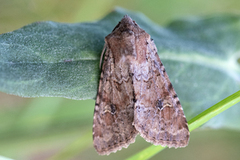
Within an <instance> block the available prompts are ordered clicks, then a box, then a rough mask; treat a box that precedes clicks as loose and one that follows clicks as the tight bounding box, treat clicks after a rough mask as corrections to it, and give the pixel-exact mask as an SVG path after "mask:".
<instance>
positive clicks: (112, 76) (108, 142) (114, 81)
mask: <svg viewBox="0 0 240 160" xmlns="http://www.w3.org/2000/svg"><path fill="white" fill-rule="evenodd" d="M105 43H106V44H105V47H106V52H105V56H104V60H103V65H102V73H101V78H100V82H99V89H98V94H97V98H96V104H95V109H94V119H93V143H94V147H95V149H96V151H97V152H98V153H99V154H100V155H105V154H106V155H108V154H110V153H111V152H116V151H117V150H121V149H122V147H125V148H127V147H128V146H129V144H130V143H133V142H135V137H136V135H137V134H138V132H137V131H136V129H135V127H134V126H133V120H134V102H133V99H134V97H133V85H132V78H131V77H130V76H129V75H128V74H127V75H125V72H126V70H124V69H122V68H119V67H121V66H126V64H121V63H125V62H114V61H115V59H114V58H115V57H114V55H113V53H112V51H111V49H110V48H109V47H108V45H109V44H108V42H107V40H106V39H105ZM103 52H104V50H103ZM126 69H127V68H126Z"/></svg>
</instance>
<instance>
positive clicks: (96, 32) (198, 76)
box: [0, 9, 240, 129]
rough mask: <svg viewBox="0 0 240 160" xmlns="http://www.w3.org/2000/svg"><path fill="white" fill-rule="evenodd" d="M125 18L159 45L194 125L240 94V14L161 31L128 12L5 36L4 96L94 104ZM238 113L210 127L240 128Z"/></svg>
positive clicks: (0, 64)
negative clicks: (103, 60)
mask: <svg viewBox="0 0 240 160" xmlns="http://www.w3.org/2000/svg"><path fill="white" fill-rule="evenodd" d="M125 14H128V15H129V16H131V17H132V19H134V20H135V21H136V22H137V23H138V24H139V25H140V27H142V28H143V29H144V30H146V32H147V33H149V34H150V35H151V37H152V38H153V39H154V41H155V44H156V46H157V48H158V54H159V56H160V58H161V60H162V61H163V64H164V65H165V68H166V70H167V73H168V75H169V77H170V80H171V81H172V83H173V86H174V88H175V90H176V92H177V93H178V96H179V98H180V101H181V103H182V105H183V108H184V111H185V115H186V117H187V119H188V120H189V119H191V118H193V117H195V116H196V115H197V114H199V113H201V112H202V111H204V110H206V109H207V108H209V107H210V106H212V105H213V104H215V103H217V102H219V101H220V100H222V99H224V98H226V97H227V96H229V95H231V94H232V93H234V92H236V91H238V90H239V80H240V67H239V62H238V58H239V57H240V55H239V47H240V38H239V37H240V23H239V22H240V21H239V19H240V17H239V16H234V15H218V16H212V17H205V18H202V19H197V18H196V19H190V20H178V21H174V22H172V23H171V24H170V25H168V26H167V27H165V28H162V27H160V26H158V25H156V24H154V23H153V22H151V21H150V20H149V19H148V18H146V17H145V16H144V15H142V14H136V13H132V12H129V11H126V10H123V9H117V10H116V11H114V12H112V13H110V14H109V15H107V16H106V17H105V18H103V19H102V20H100V21H97V22H92V23H77V24H65V23H56V22H36V23H33V24H30V25H27V26H25V27H23V28H21V29H19V30H16V31H13V32H10V33H5V34H2V35H0V90H1V91H3V92H6V93H9V94H14V95H19V96H23V97H66V98H72V99H91V98H94V97H95V96H96V93H97V85H98V80H99V74H100V70H99V68H98V65H99V59H100V54H101V51H102V48H103V45H104V37H105V36H106V35H108V34H109V33H110V32H111V31H112V29H113V28H114V27H115V26H116V25H117V23H118V21H120V20H121V18H122V17H123V15H125ZM239 114H240V107H237V106H235V107H232V108H231V109H229V110H227V111H225V112H224V113H223V114H220V115H219V116H216V117H215V118H213V119H212V120H210V121H209V122H208V123H207V124H206V125H205V126H208V127H214V128H218V127H228V128H234V129H240V125H238V123H239V122H240V116H239Z"/></svg>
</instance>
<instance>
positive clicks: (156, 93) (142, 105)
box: [133, 33, 189, 148]
mask: <svg viewBox="0 0 240 160" xmlns="http://www.w3.org/2000/svg"><path fill="white" fill-rule="evenodd" d="M145 34H147V33H145ZM145 37H146V38H145V39H143V41H144V42H142V43H147V44H148V45H147V47H146V50H145V54H146V55H145V56H146V61H145V62H141V63H140V64H138V65H135V66H137V67H135V68H134V71H133V72H134V78H133V84H134V90H135V94H136V99H137V101H136V103H135V110H134V126H135V128H136V129H137V130H138V131H139V133H140V135H141V136H142V137H143V138H144V139H145V140H146V141H148V142H151V143H153V144H154V145H162V146H168V147H175V148H178V147H185V146H187V144H188V141H189V130H188V124H187V121H186V118H185V115H184V113H183V109H182V106H181V104H180V101H179V99H178V97H177V94H176V92H175V91H174V89H173V86H172V84H171V82H170V80H169V78H168V75H167V73H166V71H165V68H164V66H163V64H162V62H161V60H160V58H159V56H158V54H157V48H156V46H155V44H154V42H153V40H152V39H151V38H150V36H149V35H148V34H147V36H145ZM145 41H147V42H145ZM140 68H141V69H140Z"/></svg>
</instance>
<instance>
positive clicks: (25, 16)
mask: <svg viewBox="0 0 240 160" xmlns="http://www.w3.org/2000/svg"><path fill="white" fill-rule="evenodd" d="M115 6H120V7H123V8H126V9H129V10H133V11H138V12H142V13H144V14H145V15H146V16H148V17H149V18H150V19H151V20H153V21H154V22H156V23H158V24H159V25H163V26H164V25H166V24H168V23H169V22H171V21H172V20H175V19H178V18H184V17H192V16H204V15H209V14H219V13H235V14H239V13H240V1H238V0H227V1H226V0H178V1H177V0H162V1H160V0H121V1H117V0H61V1H59V0H21V1H19V0H0V33H5V32H10V31H12V30H15V29H18V28H20V27H22V26H24V25H27V24H29V23H32V22H36V21H46V20H50V21H57V22H67V23H74V22H83V21H94V20H99V19H101V18H102V17H104V16H105V15H106V14H108V13H109V12H111V11H112V10H113V9H114V7H115ZM94 102H95V101H94V100H85V101H76V100H68V99H64V98H34V99H29V98H20V97H17V96H12V95H7V94H5V93H0V155H1V156H5V157H8V158H12V159H16V160H28V159H29V160H45V159H52V160H53V159H72V160H75V159H76V160H77V159H115V160H117V159H124V158H126V157H128V156H130V155H133V154H134V153H136V152H138V151H140V150H141V149H144V148H146V147H147V146H149V145H150V144H149V143H147V142H145V141H144V140H143V139H142V138H140V137H138V138H137V139H136V142H135V143H134V144H132V145H130V146H129V148H128V149H123V150H122V151H120V152H117V153H116V154H111V155H110V156H98V155H97V153H96V152H95V150H94V148H93V145H92V119H93V110H94ZM239 150H240V134H239V131H230V130H223V129H222V130H196V131H193V132H192V133H191V136H190V143H189V146H188V147H186V148H184V149H177V150H175V149H165V150H164V151H163V152H160V153H159V154H158V155H156V156H154V157H153V158H152V159H163V160H164V159H168V160H173V159H178V160H182V159H184V160H190V159H195V160H200V159H205V160H208V159H209V160H210V159H211V160H215V159H217V160H221V159H224V160H225V159H240V152H239Z"/></svg>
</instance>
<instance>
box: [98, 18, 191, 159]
mask: <svg viewBox="0 0 240 160" xmlns="http://www.w3.org/2000/svg"><path fill="white" fill-rule="evenodd" d="M103 55H104V59H103V64H102V72H101V77H100V81H99V88H98V94H97V98H96V104H95V109H94V119H93V143H94V147H95V149H96V151H97V152H98V153H99V154H100V155H105V154H106V155H108V154H110V153H111V152H116V151H117V150H121V149H122V148H123V147H125V148H127V147H128V146H129V144H130V143H133V142H134V141H135V137H136V136H137V134H140V136H142V137H143V138H144V139H145V140H146V141H148V142H151V143H153V144H154V145H162V146H168V147H175V148H178V147H185V146H187V144H188V141H189V130H188V124H187V120H186V117H185V115H184V113H183V109H182V106H181V104H180V101H179V98H178V96H177V94H176V92H175V91H174V89H173V86H172V84H171V82H170V80H169V78H168V75H167V73H166V70H165V68H164V66H163V64H162V62H161V60H160V58H159V56H158V54H157V48H156V46H155V44H154V41H153V40H152V39H151V37H150V35H149V34H147V33H146V32H145V31H144V30H143V29H141V28H140V27H139V26H138V25H137V23H136V22H135V21H133V20H132V19H131V18H130V17H129V16H127V15H126V16H124V17H123V19H122V20H121V21H120V22H119V23H118V25H117V26H116V27H115V28H114V29H113V31H112V33H110V34H109V35H108V36H106V37H105V45H104V49H103V51H102V55H101V60H102V57H103ZM101 60H100V65H101V62H102V61H101Z"/></svg>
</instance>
